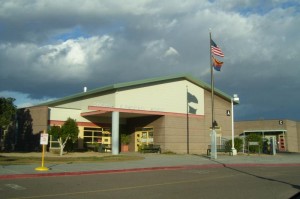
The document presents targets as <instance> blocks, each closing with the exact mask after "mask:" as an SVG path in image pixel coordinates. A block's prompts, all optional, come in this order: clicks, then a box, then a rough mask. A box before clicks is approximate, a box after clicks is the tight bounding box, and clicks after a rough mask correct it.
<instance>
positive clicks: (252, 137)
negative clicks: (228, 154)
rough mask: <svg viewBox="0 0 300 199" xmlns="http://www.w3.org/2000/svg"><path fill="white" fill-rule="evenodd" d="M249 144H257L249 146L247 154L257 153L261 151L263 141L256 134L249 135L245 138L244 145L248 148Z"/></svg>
mask: <svg viewBox="0 0 300 199" xmlns="http://www.w3.org/2000/svg"><path fill="white" fill-rule="evenodd" d="M249 142H258V146H249V152H252V153H258V152H259V151H262V146H263V139H262V136H261V135H259V134H256V133H251V134H249V135H248V136H247V137H246V145H247V146H248V144H249Z"/></svg>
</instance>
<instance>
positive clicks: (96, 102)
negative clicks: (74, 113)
mask: <svg viewBox="0 0 300 199" xmlns="http://www.w3.org/2000/svg"><path fill="white" fill-rule="evenodd" d="M88 106H105V107H115V93H105V94H102V95H100V96H88V98H83V99H80V100H78V101H75V102H70V103H66V104H63V105H60V106H57V108H59V107H61V108H68V109H80V110H82V112H87V111H89V110H88Z"/></svg>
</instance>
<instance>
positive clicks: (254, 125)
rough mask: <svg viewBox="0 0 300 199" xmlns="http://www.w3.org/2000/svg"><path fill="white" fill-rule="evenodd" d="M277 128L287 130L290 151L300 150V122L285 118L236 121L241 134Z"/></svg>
mask: <svg viewBox="0 0 300 199" xmlns="http://www.w3.org/2000/svg"><path fill="white" fill-rule="evenodd" d="M259 130H269V131H270V130H277V131H280V130H282V131H285V133H284V134H285V140H286V148H287V151H289V152H299V151H300V150H299V145H300V144H299V141H300V139H299V122H296V121H291V120H283V124H280V123H279V120H255V121H239V122H235V132H236V135H237V134H241V133H243V132H244V131H259Z"/></svg>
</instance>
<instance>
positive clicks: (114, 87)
mask: <svg viewBox="0 0 300 199" xmlns="http://www.w3.org/2000/svg"><path fill="white" fill-rule="evenodd" d="M176 80H188V81H190V82H192V83H194V84H196V85H198V86H200V87H202V88H203V89H205V90H208V91H211V86H210V85H209V84H207V83H205V82H203V81H200V80H198V79H196V78H194V77H192V76H190V75H187V74H186V75H171V76H165V77H157V78H149V79H144V80H137V81H132V82H125V83H117V84H113V85H110V86H105V87H101V88H97V89H92V90H89V91H87V92H81V93H78V94H75V95H70V96H67V97H63V98H60V99H57V100H53V101H50V102H45V103H42V104H39V105H35V106H56V105H60V104H64V103H68V102H72V101H76V100H78V99H84V98H88V97H89V96H92V95H95V94H97V93H103V92H115V91H117V90H119V89H128V88H130V87H137V86H143V85H149V84H157V83H163V82H172V81H176ZM214 91H215V94H216V95H217V96H219V97H221V98H223V99H225V100H227V101H231V96H230V95H228V94H226V93H224V92H222V91H220V90H219V89H216V88H215V89H214Z"/></svg>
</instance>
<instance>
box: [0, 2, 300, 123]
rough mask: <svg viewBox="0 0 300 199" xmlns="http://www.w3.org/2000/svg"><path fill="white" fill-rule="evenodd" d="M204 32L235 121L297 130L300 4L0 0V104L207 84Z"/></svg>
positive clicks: (217, 84) (20, 104) (217, 80)
mask: <svg viewBox="0 0 300 199" xmlns="http://www.w3.org/2000/svg"><path fill="white" fill-rule="evenodd" d="M262 2H264V3H262ZM210 29H211V32H212V38H213V40H214V41H215V43H217V44H218V46H219V47H220V48H221V49H222V50H223V52H224V54H225V57H224V58H220V60H222V61H223V62H224V65H223V67H222V69H221V72H215V73H214V74H215V87H216V88H218V89H220V90H222V91H224V92H225V93H227V94H229V95H233V94H234V93H237V94H238V95H239V97H240V105H238V106H236V107H235V116H236V119H237V120H256V119H292V120H297V121H299V120H300V105H299V101H300V78H299V76H300V64H299V63H300V3H299V1H298V0H269V1H268V0H267V1H261V0H188V1H187V0H186V1H185V0H139V1H137V0H122V1H118V0H115V1H113V0H98V1H93V0H86V1H84V0H49V1H43V0H26V1H19V0H0V80H1V81H0V83H1V84H0V96H2V97H13V98H15V99H16V101H15V104H16V105H17V106H18V107H24V106H30V105H35V104H38V103H41V102H44V101H45V100H52V99H57V98H61V97H64V96H68V95H72V94H75V93H78V92H82V90H83V87H84V86H87V87H88V89H94V88H99V87H102V86H106V85H111V84H114V83H120V82H127V81H134V80H141V79H144V78H152V77H162V76H168V75H177V74H191V75H192V76H194V77H195V78H199V79H200V80H202V81H204V82H207V83H210V66H209V65H210V60H209V30H210Z"/></svg>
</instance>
